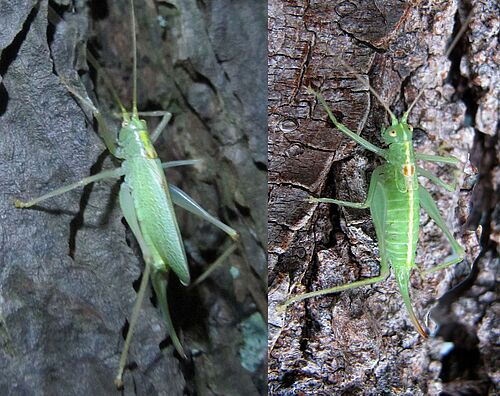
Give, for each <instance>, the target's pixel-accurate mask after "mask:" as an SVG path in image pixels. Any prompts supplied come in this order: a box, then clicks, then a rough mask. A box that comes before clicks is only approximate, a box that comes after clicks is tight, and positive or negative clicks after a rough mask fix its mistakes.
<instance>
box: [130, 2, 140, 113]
mask: <svg viewBox="0 0 500 396" xmlns="http://www.w3.org/2000/svg"><path fill="white" fill-rule="evenodd" d="M130 9H131V12H130V14H131V17H132V51H133V53H134V66H133V72H132V77H133V79H134V83H133V94H132V95H133V99H132V100H133V102H132V112H133V116H134V117H139V116H138V114H137V39H136V37H135V36H136V32H135V11H134V0H130Z"/></svg>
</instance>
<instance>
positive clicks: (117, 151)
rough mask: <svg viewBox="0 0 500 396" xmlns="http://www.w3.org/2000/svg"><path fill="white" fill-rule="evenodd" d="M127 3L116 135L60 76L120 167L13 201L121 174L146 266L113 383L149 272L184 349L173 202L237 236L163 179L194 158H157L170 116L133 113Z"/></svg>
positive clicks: (183, 267) (183, 273) (185, 279)
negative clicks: (175, 310)
mask: <svg viewBox="0 0 500 396" xmlns="http://www.w3.org/2000/svg"><path fill="white" fill-rule="evenodd" d="M130 7H131V19H132V24H131V26H132V51H133V104H132V112H131V113H129V112H128V111H127V110H126V109H125V107H124V106H123V105H122V103H121V101H120V100H119V98H118V96H117V95H116V94H115V92H114V90H113V89H112V87H111V90H112V93H113V96H114V97H115V100H116V101H117V103H118V106H119V107H120V111H121V116H122V125H121V129H120V131H119V134H118V137H117V139H116V136H113V134H112V133H111V132H110V131H111V129H110V128H108V127H106V124H105V121H104V118H103V116H102V114H101V113H100V112H99V110H98V109H97V108H96V107H95V106H94V105H93V104H92V102H90V101H89V100H88V99H85V98H84V97H82V96H81V95H79V94H78V93H77V92H76V90H75V89H74V88H72V87H71V86H69V85H67V84H66V83H65V82H64V81H63V83H64V84H65V85H66V86H67V88H68V90H69V91H70V92H71V93H72V94H73V95H74V96H75V97H76V98H77V99H78V100H79V101H80V102H81V104H82V105H83V106H88V107H89V108H90V109H91V110H92V112H93V115H94V117H95V118H96V119H97V121H98V123H99V126H100V127H101V130H102V131H101V134H102V137H103V140H104V142H105V144H106V147H107V148H108V150H109V151H110V153H111V154H113V156H115V157H116V158H117V159H119V160H121V161H122V162H121V166H120V167H118V168H116V169H112V170H105V171H102V172H101V173H99V174H96V175H93V176H90V177H86V178H84V179H82V180H80V181H78V182H76V183H73V184H70V185H67V186H64V187H62V188H58V189H56V190H54V191H51V192H49V193H47V194H45V195H42V196H40V197H38V198H35V199H31V200H29V201H26V202H22V201H20V200H16V201H15V206H16V207H17V208H28V207H31V206H33V205H35V204H38V203H39V202H42V201H44V200H46V199H48V198H51V197H54V196H57V195H60V194H63V193H65V192H67V191H70V190H73V189H75V188H78V187H82V186H85V185H87V184H89V183H92V182H95V181H98V180H102V179H107V178H120V177H122V176H123V177H124V180H123V182H122V184H121V187H120V193H119V202H120V207H121V209H122V212H123V216H124V217H125V219H126V220H127V223H128V225H129V227H130V229H131V230H132V232H133V234H134V236H135V237H136V239H137V241H138V243H139V246H140V248H141V252H142V255H143V258H144V262H145V269H144V273H143V276H142V281H141V285H140V288H139V291H138V296H137V300H136V303H135V305H134V308H133V311H132V315H131V318H130V324H129V330H128V333H127V337H126V340H125V344H124V346H123V350H122V354H121V357H120V363H119V368H118V373H117V376H116V379H115V384H116V385H117V387H122V386H123V371H124V369H125V365H126V360H127V354H128V348H129V346H130V342H131V339H132V335H133V331H134V326H135V324H136V322H137V319H138V315H139V311H140V308H141V304H142V300H143V298H144V293H145V290H146V287H147V283H148V280H149V277H150V275H151V282H152V285H153V288H154V290H155V293H156V295H157V297H158V302H159V305H160V309H161V311H162V315H163V318H164V320H165V323H166V326H167V330H168V332H169V335H170V337H171V339H172V342H173V344H174V346H175V348H176V350H177V351H178V353H179V354H180V355H181V356H183V357H185V354H184V351H183V348H182V346H181V343H180V341H179V339H178V337H177V335H176V332H175V329H174V327H173V324H172V321H171V319H170V314H169V310H168V305H167V279H168V274H169V271H170V270H172V271H173V272H174V273H175V274H176V275H177V277H178V278H179V280H180V281H181V283H182V284H184V285H188V284H190V282H191V279H190V274H189V268H188V264H187V258H186V253H185V250H184V246H183V243H182V237H181V234H180V231H179V226H178V224H177V220H176V216H175V212H174V208H173V204H176V205H178V206H180V207H182V208H184V209H186V210H187V211H189V212H191V213H193V214H195V215H197V216H200V217H202V218H203V219H205V220H206V221H208V222H210V223H212V224H213V225H215V226H216V227H218V228H220V229H221V230H222V231H224V232H225V233H227V234H228V235H229V236H230V237H231V238H232V239H233V240H234V241H236V240H237V239H238V237H239V234H238V232H236V231H235V230H234V229H233V228H231V227H229V226H228V225H226V224H224V223H222V222H221V221H220V220H218V219H217V218H215V217H213V216H212V215H210V214H209V213H208V212H207V211H205V210H204V209H203V208H202V207H201V206H200V205H199V204H198V203H196V202H195V201H194V200H193V199H192V198H190V197H189V196H188V195H187V194H186V193H184V192H183V191H182V190H180V189H179V188H177V187H175V186H173V185H170V184H169V183H168V182H167V180H166V178H165V174H164V171H163V169H164V168H169V167H175V166H183V165H193V164H195V163H197V161H196V160H184V161H171V162H165V163H162V162H161V161H160V159H159V158H158V155H157V153H156V151H155V149H154V147H153V143H154V142H155V141H156V140H157V139H158V137H159V136H160V134H161V133H162V131H163V130H164V129H165V127H166V126H167V124H168V122H169V120H170V117H171V115H170V113H168V112H166V111H156V112H143V113H139V112H138V109H137V50H136V47H137V44H136V27H135V13H134V4H133V0H130ZM89 62H90V63H91V64H93V66H94V67H97V64H96V61H95V60H94V59H93V57H92V56H91V55H89ZM141 115H144V116H161V117H162V119H161V121H160V123H159V125H158V126H157V127H156V129H155V130H154V131H153V132H152V133H151V134H149V132H148V129H147V125H146V122H145V121H144V120H142V119H140V118H139V116H141ZM235 249H236V244H235V243H233V244H232V245H231V246H230V247H229V248H228V249H226V250H225V251H224V253H223V254H222V255H221V256H220V257H219V258H218V259H217V260H216V261H215V262H214V263H213V264H212V265H211V266H210V268H209V269H208V270H207V271H206V272H205V273H204V274H203V275H202V276H201V277H200V278H198V280H197V281H196V282H198V281H199V280H200V279H202V277H205V276H206V274H207V273H208V272H209V271H211V270H212V269H213V268H214V267H216V266H217V265H218V264H220V263H222V261H224V260H225V259H226V258H227V257H228V256H229V255H230V254H231V253H232V252H234V250H235Z"/></svg>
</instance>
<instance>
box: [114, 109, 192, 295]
mask: <svg viewBox="0 0 500 396" xmlns="http://www.w3.org/2000/svg"><path fill="white" fill-rule="evenodd" d="M116 156H117V157H118V158H122V159H123V160H124V161H123V162H122V167H123V168H124V173H125V179H124V183H123V184H122V186H121V190H120V200H122V195H124V194H130V195H131V199H132V201H133V202H134V210H135V214H136V217H137V222H138V223H139V225H140V229H141V234H142V235H143V236H144V239H145V243H146V245H147V246H148V248H149V250H150V252H151V254H152V255H153V260H152V264H153V274H152V276H153V277H154V276H156V275H155V273H156V272H166V271H167V270H168V268H171V269H172V270H173V271H174V272H175V274H176V275H177V276H178V277H179V279H180V280H181V282H182V283H183V284H184V285H187V284H189V283H190V276H189V269H188V267H187V258H186V253H185V251H184V245H183V244H182V239H181V234H180V231H179V226H178V224H177V220H176V217H175V212H174V207H173V204H172V199H171V197H170V192H169V190H168V184H167V180H166V178H165V173H164V171H163V168H162V166H161V161H160V160H159V159H158V155H157V154H156V151H155V149H154V147H153V145H152V143H151V140H150V138H149V133H148V131H147V126H146V123H145V122H144V121H143V120H139V119H138V118H137V117H136V116H134V115H132V119H131V120H130V121H125V122H124V124H123V127H122V129H121V130H120V135H119V141H118V149H117V152H116ZM123 199H125V198H123ZM127 220H128V219H127ZM159 235H161V238H158V237H157V236H159Z"/></svg>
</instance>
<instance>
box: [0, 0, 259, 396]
mask: <svg viewBox="0 0 500 396" xmlns="http://www.w3.org/2000/svg"><path fill="white" fill-rule="evenodd" d="M69 3H70V2H69V1H62V0H61V1H59V2H58V4H56V3H52V4H51V5H52V6H53V7H54V8H55V9H56V11H57V12H58V14H61V15H62V16H63V18H64V20H63V21H60V22H58V23H56V25H55V26H52V25H49V24H48V23H47V2H46V1H38V2H37V1H26V0H25V1H22V0H19V1H15V2H14V1H12V2H1V3H0V26H2V29H1V32H0V50H1V58H0V75H1V80H0V133H1V139H0V167H1V175H2V176H1V178H0V181H1V189H0V191H1V201H0V216H1V224H0V241H1V242H0V244H1V245H0V253H1V254H0V319H1V320H2V321H1V322H0V336H1V337H0V341H1V343H0V372H1V376H0V394H2V395H20V394H30V395H34V394H40V395H45V394H46V395H105V394H106V395H107V394H113V392H116V390H115V388H114V384H113V379H114V376H115V372H116V369H117V366H118V359H119V354H120V352H121V347H122V345H123V340H124V338H123V335H124V330H125V329H126V327H127V319H128V318H129V316H130V312H131V309H132V305H133V303H134V301H135V297H136V290H134V289H136V288H137V287H138V284H139V282H138V280H139V278H140V274H141V270H142V267H143V264H142V259H141V257H140V253H139V252H138V250H137V246H136V243H135V241H134V239H133V237H132V236H131V233H130V232H129V231H128V229H127V227H126V225H125V223H124V221H123V220H122V216H121V212H120V209H119V207H118V202H117V199H116V198H117V196H116V193H117V191H118V185H119V182H113V181H105V182H100V183H97V184H96V185H93V186H88V187H86V188H85V189H83V190H82V189H77V190H74V191H71V192H69V193H66V194H64V195H61V196H58V197H56V198H53V199H51V200H48V201H46V202H43V203H41V204H40V205H39V206H38V207H37V208H34V209H30V210H18V209H14V206H13V201H14V199H15V198H24V199H25V198H29V197H34V196H38V195H41V194H42V193H46V192H48V191H50V190H52V189H54V188H57V187H59V186H61V185H64V184H67V183H70V182H73V181H76V180H79V179H80V178H82V177H84V176H87V175H89V174H91V173H97V172H99V171H100V170H101V169H104V168H109V167H111V166H112V165H113V164H112V161H111V160H110V158H109V156H107V155H106V153H105V152H104V146H103V144H102V142H101V141H100V139H99V137H98V135H97V133H96V132H95V128H94V125H92V123H91V122H89V121H88V119H89V118H88V115H89V114H88V109H83V110H84V111H85V112H87V117H86V116H85V113H84V111H82V108H81V107H80V106H79V105H78V104H77V103H76V102H75V100H74V98H73V97H72V96H71V95H70V94H69V92H68V91H67V89H66V88H65V87H64V85H63V84H62V83H61V81H60V79H59V77H64V79H65V80H66V81H70V83H71V84H72V85H74V86H75V87H76V88H77V89H79V90H81V92H82V93H83V94H84V93H85V90H84V89H83V85H81V83H80V80H81V81H83V82H84V83H85V84H86V85H87V87H90V88H91V87H92V86H93V85H94V86H95V89H91V90H89V95H90V97H92V98H93V100H95V101H96V103H97V102H99V103H100V106H101V107H102V108H109V109H113V111H116V106H114V107H113V105H114V103H113V102H112V101H111V100H110V99H109V97H110V95H109V91H106V89H105V88H104V87H103V84H102V79H100V78H97V79H96V78H95V73H90V72H89V70H88V67H87V62H86V55H85V49H86V47H87V40H89V39H90V41H91V42H92V44H93V47H94V48H97V51H96V52H97V56H98V58H99V61H100V62H101V63H102V64H103V65H104V66H105V68H106V69H107V70H108V73H109V74H110V75H111V77H112V78H111V79H112V83H113V85H115V86H116V89H117V91H118V93H119V96H120V97H121V98H123V99H124V102H125V104H126V106H127V107H128V106H129V104H130V98H131V92H132V72H131V70H132V68H131V58H132V49H131V39H130V37H131V29H130V8H129V5H128V2H127V1H120V2H109V3H106V2H93V4H92V5H93V7H92V8H91V9H88V8H87V6H86V4H85V2H83V1H75V2H74V3H73V4H71V5H69ZM111 3H112V4H111ZM137 3H138V4H136V12H137V23H138V25H139V31H138V47H139V60H138V64H139V81H138V83H139V108H140V110H159V109H166V110H169V111H171V112H173V114H174V119H173V121H172V122H171V123H170V126H169V127H168V128H167V131H166V133H165V135H164V136H162V137H161V138H160V142H159V145H158V150H159V152H160V156H161V157H162V158H163V159H165V160H174V159H187V158H197V159H201V160H203V162H202V165H200V166H196V167H194V168H182V169H178V170H176V171H175V172H169V173H168V174H167V177H169V180H171V181H172V182H173V183H174V184H176V185H178V186H179V187H181V188H182V189H184V190H185V191H186V192H188V193H189V194H190V195H191V196H192V197H193V198H194V199H196V200H197V201H198V202H200V203H201V204H202V205H203V206H204V207H205V208H206V209H207V210H208V211H210V212H211V213H212V214H215V215H217V216H218V217H219V218H221V220H223V221H224V222H226V223H228V224H230V225H231V226H232V227H234V228H236V229H237V230H238V231H239V232H240V233H241V243H240V245H239V248H238V250H237V252H236V253H235V254H234V255H232V257H231V258H230V259H229V260H228V262H227V263H226V265H225V267H224V268H221V269H219V270H217V271H216V272H215V273H214V274H213V275H212V276H211V277H210V278H209V279H208V280H207V281H205V282H204V283H203V284H201V285H200V286H198V287H196V288H193V289H190V290H187V289H185V288H183V287H182V286H180V285H178V282H177V280H176V279H175V277H172V278H171V282H170V284H171V288H170V291H169V303H170V306H171V311H172V315H173V319H174V322H175V324H176V327H177V328H178V332H179V334H180V336H181V340H182V342H183V345H184V347H185V350H186V351H187V352H188V354H189V358H188V360H187V361H183V360H182V359H181V358H180V357H179V356H177V354H176V353H175V352H174V350H173V347H172V345H171V342H170V341H169V339H168V337H166V333H165V328H164V325H163V322H162V320H161V317H160V314H159V312H158V310H156V309H155V307H154V298H151V296H150V298H147V299H146V300H145V302H144V305H143V310H142V313H141V316H140V320H139V326H138V328H137V329H136V334H135V336H134V340H133V343H132V347H131V352H130V356H129V363H130V365H129V370H127V371H126V375H125V390H124V394H141V395H145V394H148V395H151V394H162V395H183V394H200V395H230V394H232V395H234V394H244V395H257V394H263V393H264V392H265V350H264V348H265V345H263V343H265V341H264V340H265V335H266V334H265V327H264V326H263V323H265V321H266V315H267V304H266V293H265V277H266V267H265V246H266V245H267V241H266V229H265V219H266V216H267V212H266V200H265V197H266V189H265V185H266V184H265V183H266V167H267V163H266V154H265V153H266V151H265V142H266V140H265V137H266V133H265V131H266V129H265V125H266V124H265V123H266V113H265V111H266V107H265V104H266V95H267V89H266V80H265V72H266V63H265V61H266V47H265V43H266V42H265V34H266V33H265V16H266V8H265V3H264V2H263V1H259V2H252V3H251V4H249V3H248V2H246V1H243V0H242V1H233V2H226V1H221V0H213V1H207V2H199V1H195V0H188V1H186V0H182V1H181V0H179V1H176V0H173V1H169V2H161V1H158V2H156V3H155V2H154V1H152V0H151V1H140V2H137ZM79 75H80V77H79ZM91 77H92V78H91ZM96 98H97V99H98V100H96ZM154 122H156V120H155V121H151V122H150V125H151V126H154ZM178 216H179V221H180V224H181V231H182V233H183V236H184V238H185V242H186V248H187V251H188V256H189V259H190V267H191V270H192V275H193V278H195V277H196V276H197V275H199V274H200V273H201V272H202V271H203V269H204V268H206V266H207V265H208V264H209V263H210V262H212V261H213V260H214V259H215V258H216V257H217V255H218V254H220V253H221V252H222V251H223V250H224V248H225V247H227V246H228V244H229V241H228V238H227V237H226V236H225V235H224V234H223V233H222V232H220V231H218V230H216V229H214V227H212V226H210V225H209V224H207V223H205V222H203V221H202V220H200V219H198V218H193V217H192V216H191V215H188V214H186V213H185V212H183V211H178ZM5 329H7V331H8V335H7V332H6V330H5Z"/></svg>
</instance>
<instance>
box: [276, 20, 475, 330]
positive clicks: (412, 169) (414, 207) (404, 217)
mask: <svg viewBox="0 0 500 396" xmlns="http://www.w3.org/2000/svg"><path fill="white" fill-rule="evenodd" d="M469 20H470V16H469V17H468V18H467V20H466V22H465V23H464V24H463V26H462V30H461V31H460V32H459V33H458V35H457V37H456V38H455V41H454V42H453V43H452V44H451V45H450V47H449V49H448V51H447V56H448V55H449V54H450V52H451V50H452V49H453V47H454V45H455V44H456V43H457V42H458V38H459V37H460V36H461V34H463V33H464V32H465V30H466V28H467V25H468V21H469ZM340 63H341V64H343V65H344V67H345V68H346V69H348V70H349V71H350V72H351V73H353V74H354V76H355V77H356V78H357V79H358V80H359V81H361V83H362V84H365V81H364V80H363V79H362V78H361V77H360V76H359V75H358V74H357V73H356V72H355V71H354V70H352V68H351V67H350V66H348V65H346V64H344V62H343V61H342V60H340ZM368 89H369V90H370V92H371V93H372V94H373V95H374V96H375V97H376V98H377V99H378V101H379V102H380V103H381V104H382V106H383V107H384V108H385V110H386V111H387V113H388V114H389V116H390V118H391V125H390V126H388V127H387V128H382V140H383V141H384V143H385V144H387V146H388V148H387V149H384V148H380V147H377V146H375V145H373V144H372V143H370V142H368V141H367V140H365V139H364V138H362V137H361V136H359V135H357V134H356V133H354V132H352V131H351V130H349V129H348V128H347V127H346V126H345V125H343V124H342V123H340V122H339V121H338V120H337V118H336V117H335V116H334V114H333V112H332V111H331V110H330V108H329V107H328V105H327V103H326V101H325V99H324V98H323V97H322V96H321V95H320V94H319V93H317V92H314V91H312V90H310V92H311V93H313V94H314V95H315V96H316V98H317V99H318V100H319V102H320V103H321V105H322V106H323V107H324V108H325V109H326V111H327V113H328V116H329V118H330V120H331V121H332V123H333V124H334V125H335V127H336V128H337V129H338V130H340V131H341V132H342V133H344V134H345V135H347V136H348V137H350V138H351V139H352V140H354V141H355V142H356V143H358V144H360V145H361V146H363V147H364V148H366V149H367V150H369V151H372V152H374V153H375V154H377V155H379V156H381V157H382V158H383V159H384V160H385V161H386V163H385V164H383V165H381V166H379V167H377V168H376V169H375V170H374V171H373V174H372V176H371V180H370V186H369V189H368V194H367V198H366V200H365V202H363V203H356V202H348V201H340V200H336V199H330V198H315V197H309V199H308V200H309V202H324V203H333V204H337V205H340V206H345V207H350V208H357V209H365V208H369V209H370V213H371V216H372V220H373V223H374V226H375V233H376V236H377V240H378V246H379V254H380V273H379V275H378V276H376V277H373V278H368V279H363V280H359V281H356V282H353V283H348V284H344V285H340V286H335V287H331V288H327V289H323V290H317V291H313V292H308V293H304V294H300V295H297V296H294V297H292V298H290V299H288V300H286V301H285V302H283V304H282V305H281V307H282V308H283V307H286V306H287V305H289V304H292V303H294V302H297V301H301V300H304V299H307V298H311V297H317V296H322V295H325V294H330V293H336V292H340V291H343V290H348V289H353V288H356V287H359V286H365V285H370V284H374V283H377V282H380V281H382V280H384V279H386V278H387V277H388V276H389V274H390V268H392V269H393V271H394V274H395V277H396V281H397V283H398V286H399V290H400V292H401V295H402V297H403V302H404V304H405V306H406V309H407V311H408V314H409V317H410V320H411V321H412V323H413V324H414V326H415V328H416V329H417V331H418V332H419V334H420V335H422V336H423V337H427V336H428V332H427V330H426V329H425V328H424V327H423V326H422V325H421V324H420V322H419V320H418V319H417V316H416V315H415V312H414V310H413V307H412V304H411V299H410V293H409V279H410V272H411V270H412V268H413V267H415V255H416V248H417V242H418V232H419V220H420V216H419V211H420V208H423V209H424V210H425V211H427V213H428V214H429V216H430V217H431V218H432V219H433V220H434V222H435V223H436V224H437V225H438V227H439V228H440V229H441V230H442V231H443V233H444V234H445V236H446V237H447V239H448V240H449V242H450V244H451V248H452V251H453V254H452V255H451V256H450V257H448V258H447V259H446V260H445V261H444V262H443V263H441V264H439V265H437V266H435V267H434V268H432V269H431V270H428V271H426V272H434V271H437V270H441V269H444V268H446V267H448V266H451V265H454V264H457V263H459V262H461V261H462V260H463V259H464V257H465V251H464V249H463V248H462V247H461V246H460V244H459V243H458V242H457V241H456V239H455V238H454V237H453V235H452V233H451V231H450V230H449V229H448V227H447V226H446V224H445V222H444V220H443V218H442V217H441V215H440V213H439V210H438V208H437V205H436V203H435V202H434V200H433V198H432V196H431V195H430V194H429V192H428V191H427V190H426V189H425V188H424V187H423V186H421V185H420V184H419V182H418V179H417V177H418V176H423V177H425V178H427V179H429V180H430V181H431V182H433V183H435V184H437V185H438V186H440V187H443V188H445V189H446V190H448V191H451V192H453V191H454V190H455V187H454V186H452V185H450V184H447V183H445V182H443V181H442V180H440V179H439V178H437V177H436V176H434V175H433V174H432V173H431V172H429V171H427V170H426V169H424V168H421V167H419V166H417V165H416V161H417V160H423V161H429V162H436V163H444V164H452V165H457V164H459V160H458V159H457V158H455V157H442V156H436V155H428V154H421V153H416V152H415V151H414V149H413V145H412V132H413V127H412V126H411V125H410V124H408V116H409V114H410V112H411V110H412V108H413V106H414V105H415V103H416V102H417V101H418V99H419V98H420V96H421V94H422V93H423V92H424V90H423V89H422V90H421V91H420V93H419V94H418V95H417V96H416V98H415V99H414V101H413V102H412V103H411V104H410V106H409V107H408V110H407V111H406V112H404V113H403V116H402V117H401V119H399V120H398V118H397V117H396V116H395V115H394V114H393V113H392V112H391V110H390V109H389V106H388V105H387V104H386V103H385V102H384V101H383V100H382V98H381V97H380V96H379V95H378V94H377V92H376V91H375V90H374V89H373V88H372V87H371V86H370V85H368Z"/></svg>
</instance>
